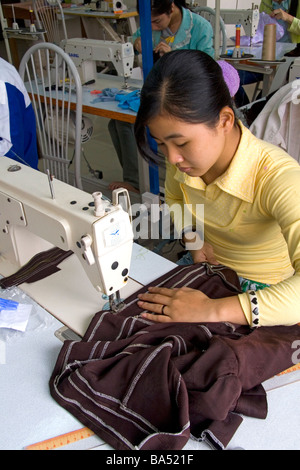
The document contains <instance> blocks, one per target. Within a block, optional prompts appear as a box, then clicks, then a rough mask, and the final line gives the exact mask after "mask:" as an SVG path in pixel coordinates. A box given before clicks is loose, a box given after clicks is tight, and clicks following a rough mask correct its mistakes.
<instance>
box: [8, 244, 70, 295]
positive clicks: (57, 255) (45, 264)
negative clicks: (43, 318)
mask: <svg viewBox="0 0 300 470" xmlns="http://www.w3.org/2000/svg"><path fill="white" fill-rule="evenodd" d="M72 254H73V251H71V250H68V251H64V250H62V249H60V248H57V247H54V248H51V249H50V250H47V251H43V252H41V253H38V254H37V255H35V256H33V258H31V260H29V261H28V263H26V264H25V265H24V266H22V268H20V269H19V270H18V271H17V272H16V273H14V274H12V275H10V276H7V277H4V278H2V279H0V286H1V287H2V288H3V289H7V288H8V287H13V286H18V285H20V284H23V282H27V283H31V282H35V281H39V280H40V279H44V278H45V277H47V276H50V274H54V273H56V272H57V271H59V268H58V265H59V264H60V263H61V262H62V261H63V260H64V259H66V258H68V256H70V255H72Z"/></svg>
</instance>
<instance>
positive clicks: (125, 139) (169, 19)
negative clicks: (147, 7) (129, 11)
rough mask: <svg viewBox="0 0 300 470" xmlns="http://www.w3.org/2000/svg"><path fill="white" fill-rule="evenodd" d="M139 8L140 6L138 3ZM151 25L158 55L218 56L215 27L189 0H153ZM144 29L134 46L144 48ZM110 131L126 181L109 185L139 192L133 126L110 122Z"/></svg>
mask: <svg viewBox="0 0 300 470" xmlns="http://www.w3.org/2000/svg"><path fill="white" fill-rule="evenodd" d="M137 10H138V11H139V5H138V2H137ZM151 26H152V37H153V52H154V55H156V57H160V56H162V55H163V54H165V53H167V52H170V51H171V50H175V49H196V50H200V51H203V52H206V53H207V54H209V55H210V56H212V57H213V56H214V48H213V29H212V26H211V24H210V23H209V22H208V21H207V20H205V19H204V18H203V17H201V16H200V15H197V14H196V13H192V12H191V11H190V10H188V9H187V8H186V3H185V0H151ZM140 35H141V32H140V29H138V30H137V32H136V33H135V34H134V36H133V40H134V48H135V50H136V51H137V52H138V53H141V52H142V49H141V37H140ZM108 129H109V133H110V136H111V139H112V142H113V145H114V148H115V150H116V152H117V155H118V158H119V161H120V164H121V166H122V168H123V178H124V181H123V182H119V181H115V182H112V183H111V184H110V185H109V189H111V190H113V189H116V188H119V187H125V188H126V189H128V190H131V191H135V192H137V191H139V171H138V154H137V148H136V143H135V138H134V130H133V125H132V124H130V123H126V122H121V121H116V120H114V119H112V120H110V121H109V124H108Z"/></svg>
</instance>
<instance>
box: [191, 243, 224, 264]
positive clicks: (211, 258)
mask: <svg viewBox="0 0 300 470" xmlns="http://www.w3.org/2000/svg"><path fill="white" fill-rule="evenodd" d="M191 254H192V257H193V261H194V263H205V262H206V263H209V264H215V265H218V264H220V263H219V262H218V261H217V259H216V257H215V254H214V249H213V247H212V246H211V245H210V244H209V243H206V242H204V243H203V246H202V248H201V249H200V250H195V251H192V250H191Z"/></svg>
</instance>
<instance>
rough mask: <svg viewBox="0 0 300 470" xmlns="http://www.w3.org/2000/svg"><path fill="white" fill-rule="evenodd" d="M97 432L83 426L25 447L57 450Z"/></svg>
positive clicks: (27, 448)
mask: <svg viewBox="0 0 300 470" xmlns="http://www.w3.org/2000/svg"><path fill="white" fill-rule="evenodd" d="M94 434H95V433H94V432H93V431H91V430H90V429H89V428H81V429H77V430H76V431H71V432H68V433H66V434H61V435H60V436H56V437H52V438H50V439H46V440H45V441H41V442H37V443H36V444H31V445H29V446H27V447H25V450H55V449H57V448H58V447H63V446H67V445H68V444H72V443H73V442H77V441H81V440H82V439H86V438H87V437H91V436H93V435H94Z"/></svg>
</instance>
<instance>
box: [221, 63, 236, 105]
mask: <svg viewBox="0 0 300 470" xmlns="http://www.w3.org/2000/svg"><path fill="white" fill-rule="evenodd" d="M217 63H218V64H219V66H220V67H221V69H222V72H223V77H224V80H225V82H226V85H227V86H228V89H229V93H230V96H231V97H234V95H235V94H236V92H237V91H238V89H239V87H240V77H239V74H238V72H237V70H236V69H235V68H234V67H233V66H232V65H230V64H229V63H228V62H226V61H225V60H218V61H217Z"/></svg>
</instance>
